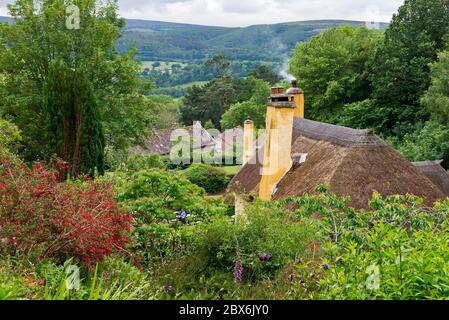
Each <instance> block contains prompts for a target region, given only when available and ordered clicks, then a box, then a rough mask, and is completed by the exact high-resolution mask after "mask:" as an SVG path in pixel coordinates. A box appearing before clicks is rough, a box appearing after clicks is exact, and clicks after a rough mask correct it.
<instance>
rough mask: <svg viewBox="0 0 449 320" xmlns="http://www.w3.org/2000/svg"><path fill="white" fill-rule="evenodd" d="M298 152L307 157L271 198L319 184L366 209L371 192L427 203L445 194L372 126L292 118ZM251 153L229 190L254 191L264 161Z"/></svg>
mask: <svg viewBox="0 0 449 320" xmlns="http://www.w3.org/2000/svg"><path fill="white" fill-rule="evenodd" d="M297 153H305V154H307V160H306V161H305V162H304V163H303V164H301V165H300V166H294V167H293V168H292V169H291V170H290V172H288V173H287V175H286V176H285V177H284V178H283V179H282V180H281V182H280V183H279V184H278V186H277V190H276V191H275V193H274V195H273V199H274V200H279V199H283V198H286V197H288V196H300V195H302V194H304V193H308V194H314V193H315V189H316V187H317V186H318V185H320V184H323V183H328V184H329V185H330V189H331V191H333V192H335V193H336V194H337V195H338V196H346V195H350V196H351V199H352V200H351V202H350V203H349V204H350V205H351V206H353V207H355V208H357V209H366V208H367V207H368V202H369V200H370V199H371V198H372V195H373V192H375V191H377V192H379V193H381V194H382V195H384V196H390V195H396V194H407V193H411V194H415V195H418V196H422V197H424V198H425V199H426V202H427V203H428V204H433V202H435V201H437V200H439V199H442V198H445V195H444V194H443V192H441V191H440V189H439V188H438V187H437V186H435V185H434V184H433V183H432V182H431V181H430V180H429V179H428V178H427V177H426V176H425V175H423V174H422V173H421V172H419V171H418V170H417V169H416V168H415V166H413V164H412V163H410V162H409V161H407V160H406V159H405V158H404V157H403V156H402V155H400V154H399V153H398V152H396V151H395V150H394V149H393V148H391V147H389V146H388V145H387V144H386V143H385V142H384V141H383V140H381V139H380V138H379V137H377V136H375V135H374V134H373V133H372V131H370V130H354V129H349V128H345V127H340V126H334V125H329V124H325V123H320V122H315V121H310V120H306V119H300V118H295V120H294V128H293V145H292V155H293V154H297ZM260 154H263V152H262V153H260ZM255 157H256V164H247V165H245V166H244V167H243V168H242V170H241V171H240V172H239V173H238V174H237V175H236V177H235V178H234V179H233V180H232V181H231V184H230V186H229V190H230V191H234V192H236V193H239V194H241V193H253V192H254V193H256V194H257V193H258V189H259V183H260V180H261V174H260V172H261V167H262V165H261V162H262V161H261V160H260V159H258V156H257V155H256V156H255ZM253 160H254V159H253ZM252 162H254V161H251V162H250V163H252Z"/></svg>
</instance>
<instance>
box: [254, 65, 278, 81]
mask: <svg viewBox="0 0 449 320" xmlns="http://www.w3.org/2000/svg"><path fill="white" fill-rule="evenodd" d="M249 75H250V76H251V77H254V78H256V79H261V80H264V81H266V82H268V83H269V84H271V85H274V84H276V83H278V82H279V81H281V77H280V76H279V75H278V74H277V73H276V72H274V71H273V69H272V68H270V67H269V66H266V65H261V66H259V67H257V68H256V69H253V70H252V71H251V72H250V73H249Z"/></svg>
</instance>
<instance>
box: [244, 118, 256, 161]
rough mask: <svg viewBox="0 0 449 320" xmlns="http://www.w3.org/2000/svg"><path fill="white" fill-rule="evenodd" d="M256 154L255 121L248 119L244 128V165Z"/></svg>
mask: <svg viewBox="0 0 449 320" xmlns="http://www.w3.org/2000/svg"><path fill="white" fill-rule="evenodd" d="M253 155H254V122H253V121H246V122H245V126H244V130H243V165H245V164H247V163H248V162H249V161H250V160H251V158H252V157H253Z"/></svg>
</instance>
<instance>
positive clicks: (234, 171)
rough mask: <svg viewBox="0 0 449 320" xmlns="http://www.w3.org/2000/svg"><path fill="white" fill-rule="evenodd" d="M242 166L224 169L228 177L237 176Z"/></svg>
mask: <svg viewBox="0 0 449 320" xmlns="http://www.w3.org/2000/svg"><path fill="white" fill-rule="evenodd" d="M241 168H242V166H229V167H222V169H223V170H224V171H225V172H226V174H227V175H228V176H235V175H236V174H237V173H239V171H240V169H241Z"/></svg>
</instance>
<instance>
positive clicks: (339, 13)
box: [0, 0, 404, 26]
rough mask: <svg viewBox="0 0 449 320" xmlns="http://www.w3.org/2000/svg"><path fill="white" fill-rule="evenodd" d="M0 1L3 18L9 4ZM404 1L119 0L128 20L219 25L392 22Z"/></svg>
mask: <svg viewBox="0 0 449 320" xmlns="http://www.w3.org/2000/svg"><path fill="white" fill-rule="evenodd" d="M9 2H12V0H0V15H6V3H9ZM403 2H404V0H119V3H120V12H121V14H122V15H123V16H124V17H126V18H135V19H146V20H159V21H170V22H183V23H193V24H203V25H216V26H248V25H254V24H265V23H267V24H268V23H276V22H287V21H302V20H315V19H345V20H360V21H374V20H376V21H382V22H389V21H390V19H391V17H392V15H393V13H395V12H396V11H397V9H398V8H399V6H400V5H401V4H402V3H403Z"/></svg>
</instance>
